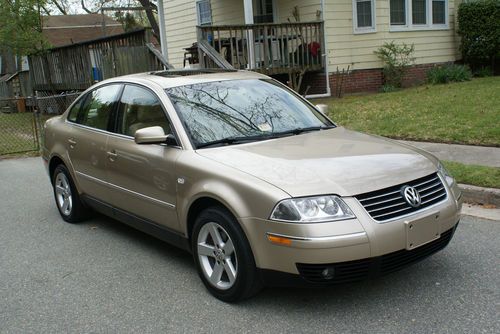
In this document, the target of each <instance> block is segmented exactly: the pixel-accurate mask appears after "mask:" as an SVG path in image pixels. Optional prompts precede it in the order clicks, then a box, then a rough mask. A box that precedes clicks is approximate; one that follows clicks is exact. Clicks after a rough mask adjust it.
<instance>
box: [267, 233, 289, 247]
mask: <svg viewBox="0 0 500 334" xmlns="http://www.w3.org/2000/svg"><path fill="white" fill-rule="evenodd" d="M267 239H268V240H269V241H271V242H272V243H273V244H277V245H284V246H291V245H292V240H291V239H288V238H284V237H278V236H275V235H271V234H268V235H267Z"/></svg>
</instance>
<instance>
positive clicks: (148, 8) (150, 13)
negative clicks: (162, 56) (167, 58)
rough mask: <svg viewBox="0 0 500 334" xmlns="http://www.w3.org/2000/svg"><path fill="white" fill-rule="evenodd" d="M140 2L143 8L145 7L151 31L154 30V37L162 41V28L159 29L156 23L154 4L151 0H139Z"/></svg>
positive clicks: (161, 18)
mask: <svg viewBox="0 0 500 334" xmlns="http://www.w3.org/2000/svg"><path fill="white" fill-rule="evenodd" d="M138 1H139V2H140V3H141V6H143V7H144V9H145V11H146V16H147V18H148V21H149V24H150V25H151V29H152V30H153V35H154V36H155V37H156V39H157V40H158V41H159V40H160V28H159V27H158V22H156V17H155V15H154V13H153V8H152V4H151V3H150V2H149V0H138ZM159 19H160V20H164V18H163V17H160V18H159Z"/></svg>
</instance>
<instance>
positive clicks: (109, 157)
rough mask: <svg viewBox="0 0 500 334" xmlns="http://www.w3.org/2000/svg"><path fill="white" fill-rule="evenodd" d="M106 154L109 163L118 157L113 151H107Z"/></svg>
mask: <svg viewBox="0 0 500 334" xmlns="http://www.w3.org/2000/svg"><path fill="white" fill-rule="evenodd" d="M106 153H107V154H108V159H109V161H111V162H113V161H115V160H116V158H117V157H118V153H116V151H115V150H112V151H108V152H106Z"/></svg>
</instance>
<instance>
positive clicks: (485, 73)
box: [473, 67, 493, 78]
mask: <svg viewBox="0 0 500 334" xmlns="http://www.w3.org/2000/svg"><path fill="white" fill-rule="evenodd" d="M473 75H474V76H475V77H478V78H483V77H491V76H492V75H493V72H492V70H491V68H489V67H480V68H478V69H477V70H475V71H474V73H473Z"/></svg>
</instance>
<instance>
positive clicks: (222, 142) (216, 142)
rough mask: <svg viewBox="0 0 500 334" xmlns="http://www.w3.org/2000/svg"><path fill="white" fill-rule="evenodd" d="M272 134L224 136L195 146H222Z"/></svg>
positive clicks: (259, 138) (254, 139) (267, 137)
mask: <svg viewBox="0 0 500 334" xmlns="http://www.w3.org/2000/svg"><path fill="white" fill-rule="evenodd" d="M270 138H272V136H270V135H258V136H247V137H245V136H241V137H226V138H222V139H218V140H214V141H209V142H207V143H201V144H198V145H196V148H203V147H209V146H222V145H233V144H242V143H246V142H251V141H257V140H264V139H270Z"/></svg>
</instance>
